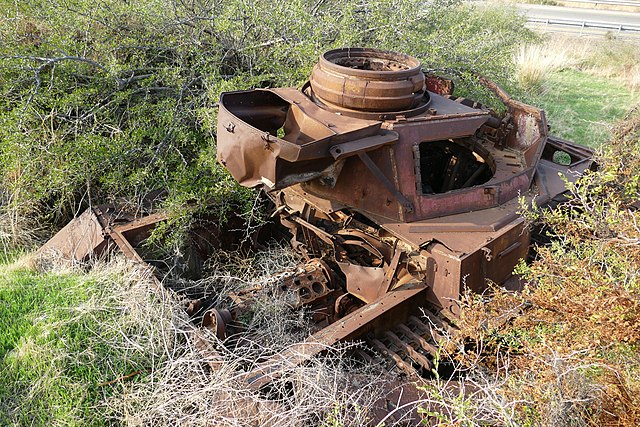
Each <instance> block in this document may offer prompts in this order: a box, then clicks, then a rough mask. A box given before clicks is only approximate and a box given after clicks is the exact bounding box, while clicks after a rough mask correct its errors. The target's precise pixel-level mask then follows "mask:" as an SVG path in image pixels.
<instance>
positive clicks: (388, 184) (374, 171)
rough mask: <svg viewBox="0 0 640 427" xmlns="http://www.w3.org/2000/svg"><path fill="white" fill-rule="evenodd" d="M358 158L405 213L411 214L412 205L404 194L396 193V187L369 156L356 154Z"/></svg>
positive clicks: (363, 153)
mask: <svg viewBox="0 0 640 427" xmlns="http://www.w3.org/2000/svg"><path fill="white" fill-rule="evenodd" d="M358 157H359V158H360V160H362V163H364V164H365V166H366V167H367V168H369V170H370V171H371V173H372V174H373V176H375V177H376V179H377V180H378V181H380V182H381V183H382V185H384V186H385V188H386V189H387V190H389V192H391V194H393V196H394V197H395V198H396V200H397V201H398V203H400V204H401V205H402V207H403V208H404V209H405V210H406V211H407V212H409V213H411V212H413V204H412V203H411V202H410V201H409V199H407V198H406V197H405V196H404V194H402V193H401V192H400V191H398V189H397V188H396V186H395V185H393V183H392V182H391V181H389V178H387V177H386V176H385V175H384V173H383V172H382V170H380V168H379V167H378V165H376V164H375V163H374V162H373V160H371V157H369V155H368V154H367V153H365V152H362V153H358Z"/></svg>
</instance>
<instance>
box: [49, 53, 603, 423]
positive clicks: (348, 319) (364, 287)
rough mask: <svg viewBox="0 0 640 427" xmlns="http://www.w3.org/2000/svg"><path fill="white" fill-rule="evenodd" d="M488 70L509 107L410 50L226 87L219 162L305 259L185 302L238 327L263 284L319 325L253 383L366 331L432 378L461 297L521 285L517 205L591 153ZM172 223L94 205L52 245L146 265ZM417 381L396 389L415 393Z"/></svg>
mask: <svg viewBox="0 0 640 427" xmlns="http://www.w3.org/2000/svg"><path fill="white" fill-rule="evenodd" d="M480 82H481V83H482V84H483V85H484V86H485V87H486V88H487V89H489V90H490V91H492V92H493V93H494V94H495V95H496V96H497V97H498V98H499V99H500V100H501V101H502V102H503V103H504V107H505V113H504V114H502V115H496V114H495V113H494V112H492V111H490V110H489V109H487V108H485V107H483V106H482V105H481V104H479V103H477V102H475V101H472V100H469V99H466V98H460V97H456V96H454V95H453V83H452V82H451V81H450V80H447V79H445V78H441V77H438V76H433V75H429V76H428V77H427V78H425V76H424V75H423V73H422V71H421V70H420V65H419V63H418V62H417V61H416V60H415V59H414V58H411V57H409V56H406V55H403V54H398V53H393V52H387V51H377V50H375V49H338V50H335V51H330V52H328V53H326V54H325V55H323V56H322V57H321V59H320V62H319V63H318V65H317V66H316V68H315V69H314V71H313V74H312V76H311V82H310V84H307V85H305V86H304V87H303V89H302V90H296V89H287V88H285V89H255V90H249V91H240V92H230V93H225V94H223V95H222V96H221V99H220V111H219V115H218V120H219V122H218V139H217V155H218V160H219V161H220V162H221V163H222V164H223V165H224V166H225V167H226V168H227V169H228V170H229V172H230V173H231V174H232V175H233V177H234V178H235V179H236V180H238V182H239V183H240V184H242V185H244V186H247V187H262V188H263V189H264V190H265V191H266V193H267V194H268V195H269V197H270V198H271V200H272V201H273V204H274V205H275V211H274V216H275V217H277V218H278V219H279V221H280V223H281V224H282V226H283V228H285V229H286V230H287V231H288V233H289V237H290V240H291V245H292V247H293V248H294V249H295V250H296V251H297V252H299V253H300V255H301V256H302V258H303V259H304V260H305V262H304V263H303V264H301V265H300V267H299V268H298V270H297V271H295V272H293V273H291V274H288V275H286V277H282V278H280V279H278V280H275V281H274V282H273V283H272V284H271V285H270V287H269V288H256V289H246V290H243V291H241V292H235V293H228V294H227V295H226V297H227V300H229V301H231V304H230V305H229V306H228V307H223V306H213V303H212V302H211V300H208V299H206V298H202V299H196V300H193V301H191V303H190V304H189V307H188V308H187V312H188V314H189V315H190V316H191V317H192V318H193V319H194V323H197V324H199V325H200V326H202V327H204V328H208V329H210V330H211V331H212V332H213V334H214V335H215V336H217V337H218V339H220V340H225V339H233V336H234V334H236V333H237V332H240V331H242V328H243V325H242V322H241V321H240V320H239V319H241V318H242V317H243V316H246V315H247V313H249V312H250V310H251V306H252V304H253V302H254V301H255V298H256V295H257V294H258V293H259V292H267V294H268V295H271V296H281V297H282V296H284V298H285V301H287V303H288V304H289V306H290V307H291V308H292V309H294V310H297V309H305V310H307V312H308V313H309V316H310V320H311V324H312V326H313V333H312V335H311V336H309V337H308V338H307V339H306V340H304V341H303V342H300V343H298V344H296V345H294V346H291V347H290V348H288V349H287V350H285V351H284V352H282V353H279V354H277V355H275V356H272V357H268V358H265V359H264V360H259V361H257V363H256V366H255V368H252V369H249V370H248V372H245V373H243V374H241V376H240V377H241V378H242V380H243V381H244V382H245V384H246V385H247V386H248V387H250V388H253V389H260V388H261V387H264V386H266V385H268V384H269V383H270V382H271V381H273V380H274V379H275V378H279V377H281V376H283V375H285V373H286V371H287V369H288V368H290V367H291V366H295V365H298V364H303V363H305V362H306V361H308V360H309V359H310V358H312V357H314V356H316V355H318V354H320V353H322V352H323V351H325V350H326V349H327V348H330V347H332V346H334V345H336V344H337V343H339V342H343V341H349V340H359V341H361V342H364V343H366V346H365V347H364V348H362V349H359V350H358V352H357V353H358V354H359V355H360V356H361V357H362V358H363V359H364V360H369V359H371V360H373V358H379V359H382V360H384V361H386V362H385V363H387V366H388V367H389V370H390V372H396V373H400V374H402V376H403V377H404V378H407V379H411V381H414V380H416V379H418V378H420V377H424V376H428V375H430V374H431V373H432V370H433V369H434V363H433V357H434V355H435V354H436V353H437V351H438V345H439V341H440V340H441V339H442V338H443V336H445V335H446V336H452V335H455V334H456V331H455V328H453V327H452V326H451V325H450V324H449V320H448V319H451V318H455V317H456V316H457V315H458V314H459V311H460V307H459V304H458V302H459V300H460V297H461V295H462V293H464V292H466V291H468V290H470V291H474V292H483V291H485V290H486V288H487V284H488V282H493V283H495V284H498V285H508V286H512V284H514V283H516V284H517V283H518V280H517V278H514V277H513V275H512V272H513V268H514V266H515V265H516V264H517V263H518V262H519V261H520V260H521V259H523V258H525V257H526V256H527V253H528V250H529V246H530V242H531V231H530V230H529V228H528V227H527V225H526V224H525V221H524V219H523V218H522V217H521V216H520V214H519V211H520V209H521V202H522V201H524V202H525V203H535V204H537V205H538V206H544V205H545V204H547V203H550V202H552V201H553V200H557V199H558V198H559V197H561V195H562V193H563V192H564V191H565V190H566V188H565V186H566V182H567V181H569V182H571V181H574V180H575V179H577V177H578V176H579V175H580V174H581V173H582V172H584V171H585V170H586V169H588V168H590V167H591V166H592V160H591V156H592V152H591V151H590V150H589V149H586V148H584V147H580V146H578V145H576V144H574V143H571V142H568V141H564V140H560V139H558V138H555V137H550V136H549V135H548V127H547V122H546V118H545V115H544V112H543V111H542V110H540V109H538V108H536V107H533V106H530V105H526V104H523V103H521V102H519V101H516V100H513V99H512V98H511V97H510V96H509V95H508V94H507V93H505V92H504V91H503V90H502V89H501V88H500V87H498V86H497V85H495V84H494V83H492V82H490V81H488V80H486V79H483V78H481V79H480ZM162 219H163V215H162V214H157V215H155V216H151V217H147V218H128V217H123V216H122V215H117V214H114V212H113V208H112V207H98V208H94V209H91V210H89V211H87V212H86V213H84V214H83V215H81V216H80V217H79V218H78V219H77V220H75V221H74V222H73V223H71V224H70V225H68V226H67V227H65V229H63V230H62V231H61V232H60V233H59V234H58V235H56V236H55V237H54V238H53V239H52V240H51V241H50V242H49V243H47V245H45V246H44V247H43V248H42V249H41V252H45V251H51V250H56V251H58V252H59V253H60V254H61V255H62V256H64V257H67V258H71V259H76V260H84V259H86V258H87V257H90V256H91V255H92V254H99V253H102V252H104V251H105V250H108V249H109V248H119V249H120V250H121V251H122V252H124V253H125V255H126V256H127V257H129V258H130V259H133V260H135V261H138V262H142V257H141V256H140V255H139V254H138V253H137V250H136V245H137V244H138V243H139V242H140V241H141V240H142V239H144V237H145V236H146V235H148V232H149V230H150V229H151V228H152V227H153V226H154V225H155V224H156V223H157V222H158V221H160V220H162ZM158 284H159V282H158ZM274 321H277V319H274ZM197 342H198V343H199V344H198V345H199V346H201V347H202V348H203V349H205V350H206V351H207V352H209V353H215V348H212V346H211V345H208V344H206V340H204V339H202V337H198V338H197ZM210 360H213V361H215V360H216V359H215V357H213V358H211V359H210ZM211 364H212V366H214V365H215V362H211ZM407 384H408V383H404V382H403V383H402V385H400V386H399V389H400V390H404V389H407V390H409V389H411V390H413V391H414V392H415V391H416V389H415V388H411V387H412V386H408V385H407ZM407 387H408V388H407ZM408 408H410V407H408ZM389 410H391V409H389ZM411 411H412V409H409V412H411ZM411 416H412V417H414V418H415V417H416V416H417V414H414V415H411ZM381 418H383V415H380V416H379V417H378V419H381Z"/></svg>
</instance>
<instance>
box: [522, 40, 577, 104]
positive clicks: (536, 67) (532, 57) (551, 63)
mask: <svg viewBox="0 0 640 427" xmlns="http://www.w3.org/2000/svg"><path fill="white" fill-rule="evenodd" d="M514 62H515V64H516V67H517V68H516V69H517V71H516V76H515V77H516V80H517V82H518V83H519V85H520V87H521V88H523V89H524V90H525V91H528V92H532V93H540V92H542V91H543V90H545V86H544V84H545V81H546V79H547V78H548V76H549V73H552V72H554V71H557V70H559V69H561V68H564V67H568V66H571V65H572V64H573V63H574V60H573V59H572V57H571V54H570V53H569V49H568V47H566V46H565V45H563V44H562V43H554V44H553V45H525V46H521V47H520V49H519V50H518V52H517V54H516V56H515V58H514Z"/></svg>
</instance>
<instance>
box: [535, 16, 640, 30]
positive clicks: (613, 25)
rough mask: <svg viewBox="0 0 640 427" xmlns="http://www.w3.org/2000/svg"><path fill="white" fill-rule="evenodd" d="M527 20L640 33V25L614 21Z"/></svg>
mask: <svg viewBox="0 0 640 427" xmlns="http://www.w3.org/2000/svg"><path fill="white" fill-rule="evenodd" d="M527 22H532V23H537V24H546V25H559V26H566V27H575V28H582V29H588V28H596V29H602V30H613V31H618V32H633V33H636V32H637V33H640V26H639V25H628V24H617V23H613V22H596V21H580V20H571V19H554V18H534V17H532V18H527Z"/></svg>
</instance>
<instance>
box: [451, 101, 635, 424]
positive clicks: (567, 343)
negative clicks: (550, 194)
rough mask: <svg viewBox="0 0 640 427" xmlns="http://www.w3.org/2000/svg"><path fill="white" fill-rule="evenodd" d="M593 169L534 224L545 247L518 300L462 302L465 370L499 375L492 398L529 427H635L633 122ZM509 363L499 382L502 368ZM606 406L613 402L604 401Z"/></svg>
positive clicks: (524, 269) (498, 295) (506, 296)
mask: <svg viewBox="0 0 640 427" xmlns="http://www.w3.org/2000/svg"><path fill="white" fill-rule="evenodd" d="M614 135H615V137H614V140H613V141H612V143H611V144H610V145H608V146H606V147H603V149H602V151H603V152H602V153H601V154H600V155H599V157H598V161H599V166H600V169H599V170H598V171H597V172H587V173H585V175H584V176H583V177H581V179H580V180H579V181H578V182H577V183H576V184H575V185H572V186H570V192H569V195H568V201H567V202H566V203H565V204H562V205H560V206H559V207H558V208H557V209H555V210H554V211H550V212H546V213H543V214H542V217H541V220H542V221H544V222H545V223H546V224H547V226H548V227H549V229H550V230H552V233H553V234H552V244H551V245H549V246H546V247H541V248H538V249H537V259H536V260H535V261H534V262H533V263H532V264H531V265H529V266H520V267H519V273H520V274H521V275H522V276H523V277H524V278H525V279H526V280H528V282H529V286H528V287H527V288H526V289H525V290H524V291H523V292H522V293H521V294H510V293H507V292H505V291H502V290H499V289H495V290H494V294H493V295H492V297H491V298H483V297H481V296H475V297H470V298H468V299H467V302H466V305H467V309H465V310H463V316H462V318H461V321H460V327H461V329H462V330H463V331H464V332H465V333H466V334H467V336H469V337H470V339H471V342H472V343H473V345H472V348H474V349H475V351H473V352H471V353H470V354H469V355H468V357H469V360H468V361H467V364H468V365H472V366H473V365H474V364H475V363H477V360H478V356H479V355H482V356H481V357H480V358H481V359H482V360H483V362H482V363H483V364H485V365H488V366H491V369H492V370H494V371H496V372H499V373H500V377H501V378H504V380H505V383H504V384H503V386H501V387H500V394H501V395H503V396H506V397H507V398H508V399H509V400H511V401H517V400H521V401H522V403H521V404H518V405H517V413H518V415H519V416H520V417H522V418H523V419H527V418H529V419H531V420H532V422H533V423H534V425H549V426H551V425H553V426H555V425H622V426H632V425H635V423H636V422H637V420H638V419H639V415H638V410H637V408H638V407H639V405H640V401H639V400H638V394H637V391H638V390H639V387H640V383H638V378H640V376H639V375H638V374H639V373H640V369H639V366H640V360H639V359H638V353H637V351H638V347H639V345H640V334H639V332H638V331H640V286H639V274H638V272H639V271H640V227H639V226H638V211H637V210H636V207H635V206H636V203H637V201H638V198H639V197H640V187H639V185H638V179H637V174H638V172H640V170H639V168H640V154H639V153H640V146H639V144H640V112H638V111H637V110H636V111H633V112H632V113H631V114H629V115H628V116H627V118H626V119H625V120H624V121H623V122H621V125H620V126H619V127H618V128H617V129H616V131H615V133H614ZM506 359H508V360H509V370H508V372H507V371H506V370H505V368H504V363H503V362H504V360H506ZM611 396H616V397H615V398H612V397H611Z"/></svg>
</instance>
